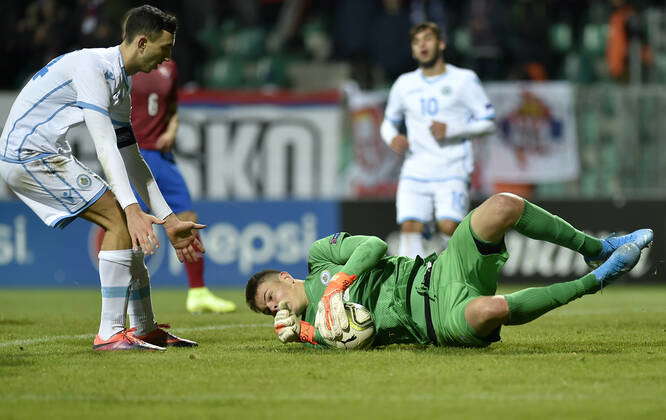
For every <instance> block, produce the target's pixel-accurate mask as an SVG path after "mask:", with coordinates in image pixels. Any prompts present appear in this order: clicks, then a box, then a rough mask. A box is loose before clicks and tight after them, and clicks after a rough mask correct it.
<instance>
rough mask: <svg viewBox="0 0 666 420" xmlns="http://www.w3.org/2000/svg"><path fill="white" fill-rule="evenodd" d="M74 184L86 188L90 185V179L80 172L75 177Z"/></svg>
mask: <svg viewBox="0 0 666 420" xmlns="http://www.w3.org/2000/svg"><path fill="white" fill-rule="evenodd" d="M76 185H78V186H79V188H81V189H83V190H87V189H88V188H90V186H91V185H92V180H91V179H90V177H89V176H88V175H86V174H81V175H79V176H77V177H76Z"/></svg>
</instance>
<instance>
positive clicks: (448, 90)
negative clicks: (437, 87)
mask: <svg viewBox="0 0 666 420" xmlns="http://www.w3.org/2000/svg"><path fill="white" fill-rule="evenodd" d="M450 94H451V86H444V87H443V88H442V95H450Z"/></svg>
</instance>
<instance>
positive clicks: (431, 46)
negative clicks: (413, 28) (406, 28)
mask: <svg viewBox="0 0 666 420" xmlns="http://www.w3.org/2000/svg"><path fill="white" fill-rule="evenodd" d="M445 47H446V44H444V41H443V40H441V39H439V38H438V37H437V34H435V33H434V32H433V31H431V30H430V29H424V30H422V31H420V32H418V33H417V34H415V35H414V37H413V38H412V56H413V57H414V59H415V60H416V61H417V62H418V63H419V66H420V67H432V66H434V65H435V64H436V63H437V61H438V60H440V59H441V58H442V57H443V51H444V48H445Z"/></svg>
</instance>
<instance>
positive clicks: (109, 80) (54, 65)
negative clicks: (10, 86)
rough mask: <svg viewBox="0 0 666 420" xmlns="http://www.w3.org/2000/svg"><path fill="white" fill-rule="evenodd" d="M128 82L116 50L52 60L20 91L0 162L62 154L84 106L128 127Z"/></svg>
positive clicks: (86, 51) (0, 150) (0, 149)
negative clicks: (71, 128) (66, 137)
mask: <svg viewBox="0 0 666 420" xmlns="http://www.w3.org/2000/svg"><path fill="white" fill-rule="evenodd" d="M130 91H131V79H130V77H129V76H128V75H127V73H126V72H125V67H124V64H123V59H122V56H121V54H120V47H119V46H116V47H112V48H93V49H82V50H78V51H73V52H71V53H68V54H64V55H61V56H60V57H57V58H55V59H53V60H52V61H51V62H50V63H48V64H47V65H46V66H45V67H43V68H42V69H41V70H39V71H38V72H37V73H35V75H34V76H32V78H31V79H30V80H29V81H28V83H27V84H26V85H25V87H24V88H23V89H22V90H21V93H19V95H18V97H17V98H16V100H15V102H14V105H13V106H12V109H11V111H10V113H9V117H8V118H7V122H6V123H5V126H4V129H3V131H2V136H1V137H0V160H3V161H5V162H11V163H24V162H29V161H31V160H35V159H39V158H41V157H44V156H46V155H49V154H54V153H59V152H62V151H65V150H66V149H67V148H66V143H65V136H66V134H67V131H68V130H69V128H70V127H72V126H75V125H77V124H80V123H82V122H83V111H82V109H83V108H89V109H92V110H95V111H98V112H100V113H102V114H104V115H107V116H109V117H110V118H111V121H112V122H113V125H114V128H119V127H123V126H125V127H126V126H129V121H130V118H129V114H130Z"/></svg>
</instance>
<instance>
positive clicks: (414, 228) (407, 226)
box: [400, 220, 423, 233]
mask: <svg viewBox="0 0 666 420" xmlns="http://www.w3.org/2000/svg"><path fill="white" fill-rule="evenodd" d="M400 231H401V232H404V233H420V232H422V231H423V223H421V222H417V221H416V220H406V221H404V222H402V224H401V225H400Z"/></svg>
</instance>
